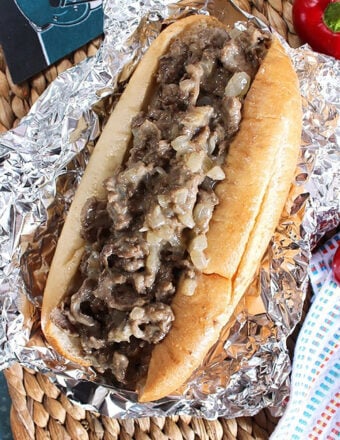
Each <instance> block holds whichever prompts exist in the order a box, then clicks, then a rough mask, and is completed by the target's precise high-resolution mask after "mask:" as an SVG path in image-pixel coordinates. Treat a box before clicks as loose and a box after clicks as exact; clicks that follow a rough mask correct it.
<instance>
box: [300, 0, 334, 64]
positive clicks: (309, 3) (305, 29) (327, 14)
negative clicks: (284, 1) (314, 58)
mask: <svg viewBox="0 0 340 440" xmlns="http://www.w3.org/2000/svg"><path fill="white" fill-rule="evenodd" d="M293 24H294V28H295V30H296V33H297V34H298V35H299V37H300V38H301V39H302V40H304V41H305V42H306V43H308V44H309V45H310V46H311V47H312V49H314V50H315V51H317V52H322V53H325V54H327V55H331V56H333V57H335V58H337V59H340V1H339V0H295V2H294V4H293Z"/></svg>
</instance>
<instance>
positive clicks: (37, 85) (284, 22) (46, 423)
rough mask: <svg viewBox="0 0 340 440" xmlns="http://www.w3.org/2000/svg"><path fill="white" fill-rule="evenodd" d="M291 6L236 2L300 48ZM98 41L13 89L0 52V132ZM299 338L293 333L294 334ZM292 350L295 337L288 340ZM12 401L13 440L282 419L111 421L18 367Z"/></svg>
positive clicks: (266, 430)
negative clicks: (78, 404) (72, 401)
mask: <svg viewBox="0 0 340 440" xmlns="http://www.w3.org/2000/svg"><path fill="white" fill-rule="evenodd" d="M292 1H293V0H269V1H267V0H254V1H250V2H249V1H248V0H237V3H238V5H239V6H240V7H241V8H242V9H243V10H245V11H247V12H250V13H252V14H253V15H255V16H257V17H259V18H260V19H262V20H263V21H264V22H266V23H268V24H270V25H271V26H272V27H273V28H274V29H276V30H277V31H278V32H279V33H280V34H281V35H282V36H283V37H284V38H285V39H286V40H287V41H288V43H289V44H290V45H291V46H292V47H298V46H299V45H301V41H300V40H299V38H298V37H297V35H296V34H295V32H294V28H293V24H292ZM100 42H101V39H100V38H99V39H96V40H95V41H93V42H91V43H90V44H88V45H86V46H85V47H83V48H81V49H79V50H78V51H76V52H75V53H74V54H73V55H72V56H70V57H67V58H65V59H63V60H61V61H59V62H58V63H56V64H54V65H52V66H50V67H49V68H48V69H46V70H45V71H44V72H42V73H40V74H39V75H36V76H35V77H33V78H32V79H31V80H29V81H27V82H25V83H23V84H20V85H15V84H13V82H12V80H11V77H10V74H9V71H8V68H7V66H6V62H5V59H4V56H3V53H2V51H1V48H0V132H4V131H6V130H9V129H10V128H12V127H15V126H16V125H17V124H18V123H19V121H20V119H21V118H23V117H24V116H25V115H26V114H27V113H28V111H29V109H30V107H31V106H32V105H33V103H34V102H35V101H36V100H37V98H38V97H39V96H40V95H41V94H42V93H43V91H44V90H45V89H46V87H47V86H48V85H49V83H51V82H52V81H53V80H54V79H55V78H56V77H57V75H58V74H59V73H61V72H63V71H64V70H66V69H67V68H69V67H71V66H72V65H74V64H77V63H79V62H80V61H81V60H83V59H84V58H86V57H88V56H91V55H93V54H95V52H96V51H97V49H98V47H99V45H100ZM296 333H297V332H295V334H296ZM290 346H291V347H290V348H292V346H294V337H293V338H290ZM5 376H6V380H7V383H8V389H9V394H10V396H11V399H12V408H11V416H10V417H11V428H12V432H13V438H14V440H26V439H52V440H54V439H55V440H62V439H74V440H83V439H84V440H85V439H86V440H87V439H90V440H99V439H103V440H111V439H121V440H128V439H132V438H133V439H136V440H148V439H152V440H166V439H171V440H172V439H173V440H177V439H178V440H180V439H185V440H195V439H202V440H208V439H212V440H220V439H228V440H229V439H230V440H232V439H240V440H252V439H261V440H264V439H268V438H269V436H270V434H271V433H272V431H273V430H274V428H275V426H276V424H277V421H278V419H276V418H274V417H272V416H271V415H270V413H269V411H268V410H262V411H261V412H260V413H259V414H257V415H256V416H254V417H241V418H237V419H223V418H219V419H218V420H214V421H208V420H204V419H199V418H195V417H190V416H174V417H168V418H160V417H150V418H149V417H145V418H140V419H133V420H131V419H130V420H119V419H111V418H108V417H105V416H101V415H99V414H95V413H93V412H90V411H85V410H84V409H82V408H80V407H79V406H76V405H74V404H72V403H71V402H70V401H69V400H68V399H67V397H66V396H65V395H64V394H63V393H61V392H60V391H59V389H58V388H56V387H55V386H54V385H53V384H52V383H51V382H50V381H49V379H48V378H47V377H46V376H44V375H42V374H39V373H35V372H34V371H31V370H29V369H27V368H23V367H21V366H20V365H18V364H15V365H13V366H12V367H11V368H9V369H7V370H6V371H5Z"/></svg>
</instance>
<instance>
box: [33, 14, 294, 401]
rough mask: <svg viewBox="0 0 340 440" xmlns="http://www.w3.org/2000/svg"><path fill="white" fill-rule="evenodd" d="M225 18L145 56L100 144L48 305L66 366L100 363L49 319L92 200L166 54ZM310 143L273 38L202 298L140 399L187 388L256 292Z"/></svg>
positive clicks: (215, 224)
mask: <svg viewBox="0 0 340 440" xmlns="http://www.w3.org/2000/svg"><path fill="white" fill-rule="evenodd" d="M202 20H206V23H207V25H208V26H219V27H223V25H222V24H221V23H219V22H218V21H217V20H216V19H213V18H211V17H205V16H192V17H188V18H185V19H182V20H180V21H178V22H176V23H174V24H173V25H171V26H169V27H168V28H167V29H165V30H164V31H163V32H162V33H161V34H160V36H159V37H158V38H157V40H156V41H155V42H154V43H153V44H152V45H151V46H150V49H149V50H148V52H147V53H146V55H145V56H144V57H143V59H142V61H141V62H140V64H139V66H138V67H137V69H136V71H135V73H134V75H133V77H132V79H131V81H130V82H129V84H128V85H127V88H126V90H125V92H124V94H123V95H122V97H121V99H120V100H119V101H118V103H117V105H116V107H115V109H114V111H113V113H112V115H111V116H110V119H109V121H108V123H107V125H106V127H105V129H104V131H103V133H102V135H101V138H100V139H99V141H98V143H97V145H96V148H95V150H94V152H93V155H92V157H91V160H90V161H89V164H88V166H87V168H86V171H85V173H84V176H83V178H82V180H81V182H80V185H79V188H78V189H77V192H76V195H75V198H74V201H73V203H72V205H71V208H70V211H69V213H68V216H67V219H66V222H65V226H64V228H63V231H62V234H61V236H60V238H59V241H58V245H57V249H56V252H55V256H54V259H53V262H52V265H51V269H50V273H49V276H48V280H47V284H46V288H45V292H44V299H43V307H42V316H41V322H42V328H43V331H44V334H45V336H46V338H47V340H48V341H49V343H50V344H51V345H52V346H54V347H55V348H56V349H57V350H58V352H60V353H61V354H62V355H64V356H65V357H66V358H68V359H70V360H72V361H75V362H77V363H79V364H81V365H84V366H87V365H93V359H89V358H86V357H84V355H83V353H82V350H81V347H80V343H79V340H78V338H77V337H72V336H70V335H68V334H66V333H65V332H63V331H62V330H60V329H59V328H58V327H57V326H56V325H55V324H54V323H53V322H52V321H51V319H50V314H51V312H52V310H53V309H54V308H55V307H57V306H58V304H59V303H60V301H61V300H62V299H63V297H64V296H65V294H66V292H67V289H68V287H69V285H70V283H71V280H72V279H73V277H74V276H75V274H76V272H77V270H78V267H79V264H80V261H81V258H82V255H83V253H84V249H85V243H84V240H83V239H82V238H81V221H80V217H81V215H80V214H81V210H82V208H83V206H84V204H85V202H86V201H87V200H88V199H89V198H90V197H93V196H95V197H97V198H99V199H103V198H104V197H105V189H104V186H103V185H102V182H103V181H104V180H105V179H107V178H108V177H110V176H111V175H112V174H113V173H114V171H115V170H116V168H117V167H119V165H120V164H121V163H122V162H123V160H124V157H125V155H126V151H127V149H128V147H129V144H130V141H131V129H130V128H131V122H132V119H133V117H134V116H135V115H136V114H137V113H138V112H140V111H141V110H143V109H144V107H145V106H146V103H147V101H148V98H149V96H150V94H151V91H152V89H153V87H154V84H155V73H156V70H157V67H158V60H159V58H160V56H161V55H162V54H163V53H164V52H165V51H166V50H167V48H168V47H169V45H170V43H171V41H172V40H173V39H174V38H176V37H177V36H180V34H181V33H182V32H185V31H186V30H187V29H188V28H190V26H192V25H194V24H195V23H197V22H199V21H202ZM300 136H301V102H300V95H299V87H298V82H297V77H296V74H295V72H294V70H293V68H292V66H291V63H290V61H289V58H288V56H287V55H286V54H285V52H284V50H283V48H282V46H281V45H280V43H279V42H278V41H277V40H276V39H273V42H272V45H271V47H270V49H269V50H268V53H267V55H266V57H265V59H264V60H263V62H262V64H261V66H260V69H259V71H258V73H257V75H256V77H255V79H254V81H253V84H252V86H251V88H250V90H249V92H248V95H247V98H246V100H245V104H244V111H243V117H242V122H241V127H240V130H239V132H238V134H237V135H236V137H235V139H234V141H233V142H232V144H231V146H230V149H229V153H228V156H227V159H226V163H225V165H224V171H225V174H226V179H225V180H224V181H223V182H221V183H220V184H219V185H218V187H217V195H218V197H219V200H220V203H219V205H218V206H217V207H216V209H215V211H214V214H213V217H212V220H211V223H210V228H209V232H208V235H207V239H208V248H207V250H206V256H207V258H208V261H209V263H208V266H207V269H206V270H204V274H202V275H200V276H199V277H198V284H197V288H196V290H195V292H194V295H193V296H187V295H185V294H184V291H183V286H182V285H181V283H180V285H179V287H178V289H177V292H176V295H175V297H174V299H173V302H172V308H173V311H174V315H175V321H174V323H173V326H172V328H171V330H170V332H169V333H168V335H167V336H166V338H165V339H164V340H163V341H162V342H160V343H159V344H157V345H156V346H155V348H154V350H153V352H152V356H151V362H150V366H149V371H148V375H147V379H146V383H145V386H144V387H142V388H141V390H139V400H140V401H142V402H144V401H150V400H156V399H159V398H161V397H164V396H166V395H168V394H170V393H172V392H174V391H175V390H176V389H177V388H179V386H181V385H182V384H183V383H184V382H185V381H186V380H187V379H188V378H189V377H190V375H191V374H192V372H193V371H194V370H195V369H196V368H197V367H198V366H199V365H200V363H201V362H202V361H203V359H204V357H205V355H206V354H207V352H208V351H209V349H210V348H211V347H212V345H213V344H214V343H215V342H216V341H217V339H218V336H219V334H220V332H221V330H222V329H223V327H224V326H225V325H226V324H227V323H228V321H229V320H230V318H231V317H232V314H233V312H234V310H235V308H236V306H237V304H238V302H239V301H240V299H241V298H242V296H243V295H244V293H245V290H246V288H247V287H248V285H249V284H250V282H251V280H252V278H253V276H254V273H255V271H256V269H257V267H258V264H259V261H260V259H261V257H262V256H263V254H264V252H265V249H266V248H267V246H268V243H269V241H270V238H271V236H272V234H273V231H274V229H275V226H276V225H277V223H278V220H279V216H280V213H281V212H282V209H283V206H284V203H285V200H286V197H287V194H288V191H289V188H290V185H291V182H292V179H293V175H294V170H295V165H296V160H297V155H298V151H299V145H300Z"/></svg>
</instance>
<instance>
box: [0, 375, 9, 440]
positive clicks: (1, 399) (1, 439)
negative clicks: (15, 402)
mask: <svg viewBox="0 0 340 440" xmlns="http://www.w3.org/2000/svg"><path fill="white" fill-rule="evenodd" d="M10 407H11V400H10V397H9V395H8V390H7V383H6V379H5V376H4V374H3V373H2V372H0V440H12V433H11V428H10V422H9V411H10Z"/></svg>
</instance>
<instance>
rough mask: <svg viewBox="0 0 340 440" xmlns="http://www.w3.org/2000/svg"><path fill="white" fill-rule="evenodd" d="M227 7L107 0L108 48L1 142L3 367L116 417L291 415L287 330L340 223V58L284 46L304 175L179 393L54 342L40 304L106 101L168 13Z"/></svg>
mask: <svg viewBox="0 0 340 440" xmlns="http://www.w3.org/2000/svg"><path fill="white" fill-rule="evenodd" d="M227 7H228V8H230V5H228V6H227V5H226V3H225V2H223V1H182V2H179V3H177V4H171V3H170V1H167V0H148V1H144V2H139V1H133V0H129V1H126V2H121V1H118V0H107V1H104V14H105V40H104V43H103V45H102V47H101V48H100V50H99V51H98V53H97V54H96V56H95V57H93V58H91V59H87V60H85V61H84V62H82V63H81V64H79V65H77V66H76V67H74V68H72V69H70V70H68V71H66V72H64V73H63V74H61V75H60V76H59V77H58V78H57V79H56V80H55V81H54V82H53V83H52V84H51V85H50V87H49V88H48V89H47V90H46V91H45V93H44V94H43V95H42V96H41V97H40V99H39V100H38V101H37V102H36V103H35V105H34V106H33V107H32V109H31V111H30V113H29V115H28V116H27V117H26V118H24V119H23V120H22V121H21V123H20V125H19V126H18V127H17V128H15V129H13V130H12V131H10V132H7V133H6V134H5V135H3V136H1V138H0V188H1V192H0V212H1V216H0V230H1V236H0V246H1V253H0V268H1V272H0V310H1V311H0V366H1V368H6V367H8V366H9V365H10V364H11V363H12V362H14V361H18V362H20V363H21V364H22V365H25V366H28V367H30V368H32V369H35V370H36V371H40V372H43V373H46V374H48V375H49V376H50V377H51V379H52V380H53V381H54V382H55V383H56V384H57V385H58V386H59V387H60V388H61V389H63V390H64V391H65V392H66V394H67V395H68V397H69V398H71V399H72V400H73V401H75V402H79V403H80V404H82V405H83V406H84V408H86V409H90V410H95V411H99V412H101V413H102V414H105V415H108V416H111V417H120V418H125V417H141V416H156V415H157V416H168V415H173V414H179V413H184V414H190V415H195V416H201V417H205V418H215V417H218V416H224V417H236V416H241V415H252V414H254V413H256V412H258V411H259V410H260V409H261V408H263V407H270V408H272V411H273V413H274V414H275V415H279V414H280V413H281V412H282V411H283V409H284V404H285V401H286V400H287V397H288V395H289V372H290V359H289V354H288V350H287V345H286V340H287V337H288V336H289V335H290V334H291V332H292V331H293V329H294V327H295V325H296V324H297V322H298V321H299V320H300V317H301V312H302V305H303V301H304V297H305V292H306V288H307V284H308V277H307V267H308V262H309V257H310V252H311V244H312V243H313V242H316V240H317V239H318V237H319V236H320V235H321V234H323V233H324V232H325V231H326V230H327V229H330V228H331V227H334V226H335V225H336V224H338V223H339V219H340V209H339V200H340V197H339V188H340V179H339V161H340V157H339V137H340V124H339V107H340V103H339V101H340V90H339V85H340V81H339V79H340V78H339V73H340V63H339V62H337V61H335V60H334V59H332V58H330V57H327V56H323V55H319V54H316V53H314V52H312V51H311V50H310V49H309V48H308V47H307V46H304V47H302V48H299V49H291V48H289V47H288V46H287V45H286V44H285V46H286V48H287V51H288V53H289V55H290V56H291V58H292V60H293V63H294V65H295V68H296V70H297V72H298V75H299V79H300V85H301V95H302V98H303V110H304V121H303V136H302V146H301V155H300V160H299V164H298V169H297V174H296V179H295V185H294V187H293V188H292V191H291V194H290V196H289V199H288V201H287V204H286V209H285V212H284V213H283V216H282V218H281V221H280V224H279V225H278V228H277V230H276V232H275V234H274V237H273V239H272V242H271V244H270V246H269V248H268V252H267V254H266V256H265V257H264V259H263V262H262V264H261V267H260V270H259V273H258V276H257V277H256V279H255V280H254V283H253V284H252V286H251V287H250V289H249V291H248V294H247V295H246V298H245V300H244V302H243V303H242V304H240V306H239V308H238V310H237V312H236V313H235V316H236V321H235V323H234V325H233V326H232V327H231V328H228V329H225V331H224V332H223V334H222V335H221V337H220V340H219V341H218V343H217V344H216V346H215V347H213V348H212V349H211V351H210V353H209V354H208V356H207V357H206V359H205V361H204V364H203V365H202V367H201V368H200V369H199V370H197V371H196V372H195V373H194V375H193V376H192V378H191V379H190V380H189V381H188V383H187V384H186V385H185V386H184V387H183V389H182V390H180V393H178V394H177V395H175V396H171V397H168V398H164V399H162V400H161V401H159V402H157V403H151V404H139V403H137V402H136V395H135V394H134V393H132V392H127V391H124V390H121V389H117V388H114V387H111V386H110V384H107V383H105V382H104V381H103V380H102V379H101V378H100V377H96V375H95V374H94V372H93V371H92V370H91V369H81V368H79V366H77V365H74V364H72V363H70V362H67V361H65V360H64V359H63V358H62V357H60V356H59V355H58V354H57V353H56V352H55V351H53V350H52V349H51V348H49V347H48V346H46V344H45V341H44V340H43V337H42V335H41V331H40V326H39V308H40V305H41V300H42V293H43V289H44V284H45V280H46V275H47V272H48V267H49V264H50V261H51V258H52V255H53V250H54V248H55V244H56V241H57V237H58V234H59V232H60V229H61V227H62V223H63V219H64V217H65V214H66V212H67V209H68V206H69V204H70V202H71V200H72V196H73V193H74V188H75V186H76V183H77V182H78V181H79V179H80V177H81V175H82V172H83V170H84V167H85V165H86V163H87V160H88V157H89V154H90V152H91V150H92V148H93V145H94V142H95V140H96V139H97V138H98V136H99V134H100V132H101V129H102V126H103V124H104V123H105V119H106V118H107V116H108V111H107V109H108V108H109V106H110V105H113V103H114V101H115V100H116V99H117V97H118V96H119V94H120V93H121V90H122V89H123V88H124V84H125V82H126V81H127V79H128V78H129V76H130V75H131V72H132V71H133V69H134V67H135V65H136V63H137V62H138V60H139V59H140V56H141V54H142V53H143V52H144V51H145V49H146V48H147V47H148V46H149V44H150V42H151V41H152V40H153V39H154V38H155V36H156V35H157V34H158V33H159V31H160V29H161V26H162V23H163V22H164V21H166V20H173V19H176V18H178V17H180V16H182V15H186V14H190V13H204V14H206V13H208V12H209V13H211V14H212V15H216V16H218V17H219V18H220V19H221V18H222V19H223V18H225V17H226V16H227V15H228V14H229V12H228V14H226V13H225V11H226V9H225V8H227ZM228 11H229V10H228ZM248 18H250V19H252V20H255V21H256V22H257V24H258V25H259V26H262V24H261V23H259V22H258V21H257V20H256V19H255V18H254V17H248ZM313 240H314V241H313Z"/></svg>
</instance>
